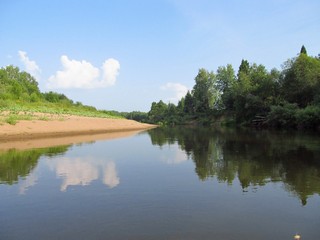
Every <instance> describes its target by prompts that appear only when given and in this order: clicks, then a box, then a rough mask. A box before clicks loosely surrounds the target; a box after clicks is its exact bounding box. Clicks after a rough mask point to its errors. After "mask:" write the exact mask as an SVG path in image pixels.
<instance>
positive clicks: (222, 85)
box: [216, 64, 236, 110]
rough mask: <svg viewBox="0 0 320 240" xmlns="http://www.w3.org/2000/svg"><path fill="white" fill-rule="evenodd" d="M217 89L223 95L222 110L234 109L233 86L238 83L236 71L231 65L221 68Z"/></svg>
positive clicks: (218, 72) (218, 73)
mask: <svg viewBox="0 0 320 240" xmlns="http://www.w3.org/2000/svg"><path fill="white" fill-rule="evenodd" d="M216 79H217V88H218V90H219V91H220V93H221V103H222V108H225V109H229V110H230V109H232V108H233V102H234V99H233V96H232V86H233V85H234V83H235V81H236V76H235V72H234V69H233V67H232V65H231V64H228V65H227V66H226V67H219V68H218V70H217V74H216Z"/></svg>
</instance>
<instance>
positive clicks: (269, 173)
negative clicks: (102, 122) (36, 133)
mask: <svg viewBox="0 0 320 240" xmlns="http://www.w3.org/2000/svg"><path fill="white" fill-rule="evenodd" d="M319 194H320V139H319V137H318V136H316V135H314V136H313V135H308V134H303V135H302V134H298V133H277V134H275V133H272V132H262V131H259V132H252V131H251V132H250V131H248V132H244V131H234V130H233V131H231V130H219V131H217V130H209V129H179V128H174V129H161V128H158V129H152V130H150V131H147V132H143V133H141V134H138V135H136V136H133V137H128V138H122V139H114V140H107V141H97V142H93V143H83V144H80V145H70V146H60V147H53V148H47V149H33V150H26V151H16V150H11V151H7V152H0V239H33V240H34V239H115V240H117V239H236V240H239V239H266V240H270V239H281V240H283V239H293V236H294V235H295V234H296V233H299V234H301V236H302V239H320V196H319Z"/></svg>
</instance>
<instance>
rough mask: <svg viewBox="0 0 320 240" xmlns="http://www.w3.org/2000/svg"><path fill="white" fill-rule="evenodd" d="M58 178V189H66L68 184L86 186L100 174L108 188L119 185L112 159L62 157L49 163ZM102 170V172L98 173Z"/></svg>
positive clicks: (63, 190)
mask: <svg viewBox="0 0 320 240" xmlns="http://www.w3.org/2000/svg"><path fill="white" fill-rule="evenodd" d="M49 164H50V168H51V169H52V170H53V171H55V173H56V176H57V177H58V178H61V179H63V183H62V184H61V187H60V190H61V191H62V192H65V191H67V189H68V187H70V186H87V185H90V184H91V183H92V182H93V181H95V180H98V179H99V178H100V176H101V181H102V182H103V184H105V185H106V186H108V187H109V188H114V187H116V186H118V185H119V183H120V178H119V177H118V173H117V170H116V164H115V163H114V162H113V161H96V160H95V159H93V158H90V157H88V158H70V157H62V158H58V159H57V160H55V161H54V162H53V163H49ZM100 172H102V173H100Z"/></svg>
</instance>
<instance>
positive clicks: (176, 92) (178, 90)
mask: <svg viewBox="0 0 320 240" xmlns="http://www.w3.org/2000/svg"><path fill="white" fill-rule="evenodd" d="M161 89H163V90H166V91H171V92H173V96H172V97H171V98H169V99H168V100H169V101H170V102H172V103H177V102H178V101H180V100H181V98H182V97H185V95H186V94H187V92H188V88H187V87H186V86H184V85H182V84H180V83H171V82H169V83H167V84H166V85H164V86H162V87H161Z"/></svg>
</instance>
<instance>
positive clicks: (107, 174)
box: [103, 162, 120, 188]
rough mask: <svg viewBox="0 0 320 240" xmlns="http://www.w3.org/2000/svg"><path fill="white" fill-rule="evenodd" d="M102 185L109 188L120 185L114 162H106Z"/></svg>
mask: <svg viewBox="0 0 320 240" xmlns="http://www.w3.org/2000/svg"><path fill="white" fill-rule="evenodd" d="M103 183H104V184H105V185H107V186H108V187H109V188H114V187H116V186H117V185H118V184H119V183H120V179H119V177H118V175H117V170H116V164H115V163H114V162H108V163H107V166H106V167H105V169H104V177H103Z"/></svg>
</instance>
